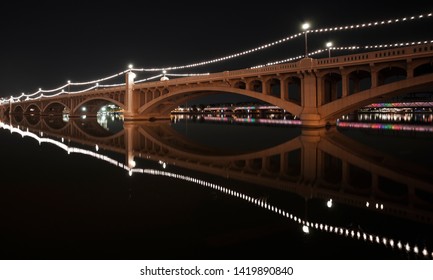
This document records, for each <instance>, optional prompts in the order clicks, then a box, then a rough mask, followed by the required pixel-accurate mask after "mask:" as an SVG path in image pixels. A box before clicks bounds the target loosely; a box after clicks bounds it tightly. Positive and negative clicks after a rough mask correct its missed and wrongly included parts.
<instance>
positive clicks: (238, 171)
mask: <svg viewBox="0 0 433 280" xmlns="http://www.w3.org/2000/svg"><path fill="white" fill-rule="evenodd" d="M16 117H17V116H14V117H13V118H12V119H9V120H7V121H4V123H6V124H8V123H9V124H10V125H11V126H12V127H19V129H20V130H22V131H29V132H33V133H34V134H36V135H43V136H44V137H50V138H53V139H57V141H59V142H61V143H67V145H71V146H74V143H79V144H82V145H87V146H89V147H91V148H89V150H91V151H93V152H95V147H98V149H103V150H106V151H113V152H116V153H119V154H122V155H124V158H125V161H124V165H125V166H127V167H128V168H131V169H132V168H136V162H138V161H140V160H150V161H154V162H155V163H158V162H160V163H161V162H162V163H164V164H165V165H166V166H168V168H170V166H176V168H177V167H181V168H186V169H190V170H194V171H199V172H204V173H207V174H211V175H215V176H220V177H225V178H230V179H233V180H239V181H242V182H247V183H249V184H254V185H262V186H265V187H269V188H274V189H278V190H283V191H288V192H291V193H295V194H298V195H299V196H300V197H303V198H305V199H306V200H308V199H311V198H318V199H324V200H328V199H330V198H332V199H333V201H335V202H339V203H342V204H347V205H351V206H354V207H359V208H365V207H368V208H370V209H371V210H372V211H383V212H386V213H388V214H390V215H394V216H398V217H402V218H404V219H412V220H416V221H418V222H423V223H429V224H431V223H433V206H432V205H433V203H432V198H433V183H432V182H433V175H432V174H433V173H432V172H431V171H432V170H431V168H425V167H421V166H416V165H414V164H411V163H408V162H405V161H402V160H399V159H397V158H392V157H390V156H388V155H386V154H384V153H382V152H381V151H377V150H374V149H372V148H369V147H367V146H365V145H361V144H359V143H357V142H356V141H353V140H351V139H349V138H347V137H345V136H343V135H342V134H341V133H339V132H338V131H336V130H335V129H331V130H329V131H327V130H324V129H323V130H309V129H308V130H303V131H302V134H301V135H299V136H298V137H295V138H293V139H291V140H289V141H287V142H285V143H281V144H279V145H277V146H274V147H269V148H265V149H262V150H258V151H252V152H242V153H239V152H232V153H227V152H223V151H221V150H218V149H216V148H214V147H208V146H204V145H202V144H198V143H194V142H192V141H191V140H190V139H188V138H186V137H185V136H183V135H181V134H179V133H178V132H176V131H174V129H172V128H171V127H170V126H169V125H168V124H167V123H165V122H157V123H149V122H141V123H140V122H129V123H125V124H124V129H123V130H120V131H117V132H112V133H109V132H107V131H106V130H104V129H102V128H101V127H100V125H99V124H98V123H96V120H95V119H85V120H83V119H72V120H70V121H69V122H61V121H58V119H59V118H57V120H56V118H51V117H44V118H39V120H36V119H35V117H32V116H24V117H23V118H20V117H18V119H15V118H16ZM98 126H99V128H98Z"/></svg>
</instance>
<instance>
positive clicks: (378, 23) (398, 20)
mask: <svg viewBox="0 0 433 280" xmlns="http://www.w3.org/2000/svg"><path fill="white" fill-rule="evenodd" d="M431 17H432V13H428V14H420V15H418V16H410V17H403V18H395V19H388V20H379V21H375V22H368V23H361V24H351V25H345V26H337V27H330V28H320V29H314V30H306V31H304V32H301V33H297V34H294V35H291V36H288V37H286V38H282V39H280V40H277V41H274V42H271V43H267V44H263V45H261V46H259V47H256V48H252V49H249V50H245V51H242V52H238V53H235V54H232V55H227V56H224V57H220V58H216V59H212V60H207V61H202V62H198V63H192V64H187V65H183V66H172V67H164V68H133V67H132V65H129V67H128V68H129V69H127V70H124V71H122V72H120V73H117V74H114V75H111V76H108V77H105V78H100V79H97V80H93V81H87V82H76V83H75V82H74V83H73V82H71V81H68V83H67V84H65V85H63V86H61V87H59V88H57V89H52V90H42V89H39V90H38V91H37V92H35V93H32V94H28V95H26V94H24V93H22V94H21V95H20V96H19V97H14V99H17V98H21V97H32V96H34V95H36V94H39V93H49V92H54V91H57V90H60V89H63V88H65V87H66V86H79V85H87V84H94V83H100V82H103V81H106V80H109V79H112V78H115V77H118V76H120V75H124V74H125V73H127V72H128V71H137V72H151V71H153V72H157V71H167V70H178V69H185V68H192V67H197V66H203V65H207V64H211V63H216V62H221V61H225V60H229V59H232V58H237V57H240V56H243V55H247V54H250V53H254V52H257V51H261V50H264V49H267V48H270V47H272V46H275V45H279V44H281V43H284V42H287V41H290V40H293V39H295V38H297V37H299V36H301V35H303V34H304V33H305V32H307V33H319V32H331V31H341V30H350V29H361V28H370V27H375V26H381V25H390V24H395V23H401V22H410V21H415V20H422V19H426V18H431ZM294 59H295V58H294ZM292 60H293V59H285V60H283V62H279V63H284V62H289V61H292ZM273 64H277V62H273ZM266 65H268V64H266ZM269 65H272V64H269ZM259 67H261V66H259ZM255 68H257V66H255ZM11 100H12V101H13V99H10V98H9V99H2V100H1V102H9V101H11Z"/></svg>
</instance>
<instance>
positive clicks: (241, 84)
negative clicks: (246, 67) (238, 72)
mask: <svg viewBox="0 0 433 280" xmlns="http://www.w3.org/2000/svg"><path fill="white" fill-rule="evenodd" d="M233 87H234V88H238V89H246V88H247V84H246V83H245V82H244V81H237V82H236V83H235V84H234V86H233Z"/></svg>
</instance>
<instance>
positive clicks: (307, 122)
mask: <svg viewBox="0 0 433 280" xmlns="http://www.w3.org/2000/svg"><path fill="white" fill-rule="evenodd" d="M314 64H315V60H314V59H312V58H304V59H302V60H301V61H300V66H301V67H302V68H303V71H302V76H303V78H302V81H301V92H302V107H303V110H302V112H301V114H300V116H299V118H300V120H301V123H302V126H303V127H306V128H323V127H325V126H326V122H325V121H324V120H323V119H322V117H321V116H320V114H319V112H318V106H319V105H320V104H321V79H320V77H317V75H316V73H315V72H314V71H313V70H312V69H313V66H314Z"/></svg>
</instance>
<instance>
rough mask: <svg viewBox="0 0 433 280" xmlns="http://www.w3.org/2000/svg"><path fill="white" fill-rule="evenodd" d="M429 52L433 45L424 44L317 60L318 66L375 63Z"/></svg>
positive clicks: (432, 50)
mask: <svg viewBox="0 0 433 280" xmlns="http://www.w3.org/2000/svg"><path fill="white" fill-rule="evenodd" d="M427 52H429V53H431V52H433V43H430V44H424V45H414V46H407V47H402V48H394V49H386V50H380V51H374V52H368V53H362V54H353V55H345V56H337V57H332V58H321V59H317V60H316V64H317V65H318V66H320V65H329V64H350V63H351V62H359V61H363V60H368V61H374V60H382V59H384V58H393V57H404V56H413V55H416V54H422V53H427Z"/></svg>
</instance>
